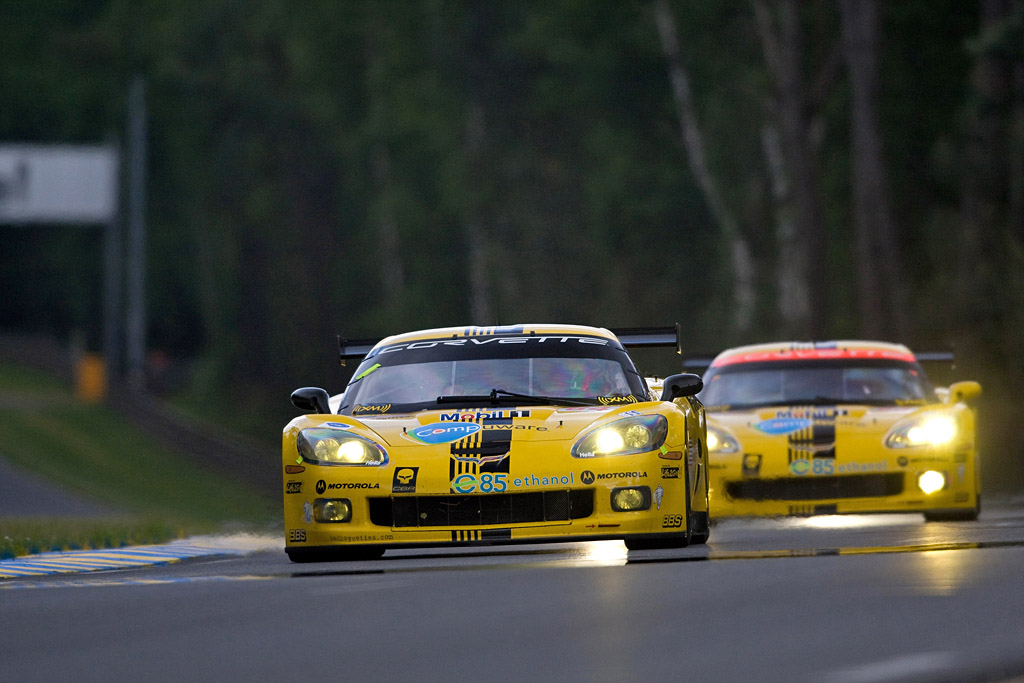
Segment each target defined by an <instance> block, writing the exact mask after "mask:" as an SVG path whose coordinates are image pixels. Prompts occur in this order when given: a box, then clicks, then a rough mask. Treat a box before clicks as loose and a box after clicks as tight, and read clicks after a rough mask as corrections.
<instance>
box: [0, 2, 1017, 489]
mask: <svg viewBox="0 0 1024 683" xmlns="http://www.w3.org/2000/svg"><path fill="white" fill-rule="evenodd" d="M140 78H141V79H144V80H143V82H144V83H145V93H146V99H145V101H146V107H147V116H148V132H149V133H148V140H147V144H148V150H147V161H148V171H147V173H148V176H147V177H148V180H147V186H146V188H147V208H146V218H147V224H148V242H147V253H148V260H147V263H148V270H147V275H146V294H147V306H146V308H147V320H148V324H147V335H146V347H147V349H148V351H149V354H150V355H149V357H150V359H151V364H150V367H149V372H148V390H149V391H150V392H154V393H159V394H160V395H161V396H164V397H166V398H168V399H169V400H173V401H176V402H178V403H179V404H181V405H185V406H191V407H192V409H193V410H195V411H197V412H202V413H204V414H206V415H208V416H210V417H216V418H218V419H224V420H227V421H228V422H229V423H230V424H232V425H234V426H236V427H239V428H243V429H245V430H247V431H249V432H252V433H254V434H257V435H259V436H260V437H261V438H265V439H267V440H268V441H272V440H274V439H276V438H277V436H278V435H279V433H280V428H281V426H282V425H283V424H284V422H285V421H286V420H287V419H289V417H290V416H292V415H293V414H294V409H293V408H291V406H290V405H289V402H288V394H289V393H290V391H291V390H292V389H294V388H296V387H299V386H304V385H320V386H324V387H325V388H327V389H328V390H329V391H331V392H332V393H334V392H337V391H340V390H341V389H342V387H343V385H344V381H345V378H346V374H345V373H346V369H345V368H340V367H339V366H338V364H337V355H336V336H337V335H339V334H341V335H343V336H346V337H349V338H358V337H379V336H383V335H386V334H391V333H395V332H401V331H407V330H411V329H417V328H421V327H432V326H441V325H466V324H474V325H488V324H495V323H502V324H510V323H516V322H569V323H580V324H593V325H600V326H605V327H613V328H614V327H626V326H638V325H667V324H672V323H675V322H676V321H679V322H681V323H682V324H683V328H684V333H685V339H686V344H687V347H688V349H689V350H691V351H693V352H709V351H717V350H720V349H722V348H725V347H728V346H732V345H737V344H741V343H753V342H761V341H772V340H778V339H799V340H809V339H829V338H858V337H866V338H878V339H885V340H891V341H899V342H903V343H906V344H908V345H910V346H911V347H912V348H914V349H917V350H939V349H953V350H954V351H955V353H956V355H957V358H958V361H957V365H956V368H955V370H952V371H950V370H949V369H948V368H940V369H938V370H937V371H936V373H935V374H936V375H937V377H936V378H937V379H940V380H942V381H949V380H950V379H977V380H979V381H981V382H982V384H983V386H984V388H985V394H984V398H983V400H982V402H981V421H982V425H983V435H982V455H983V458H984V461H985V465H984V468H983V471H984V472H985V474H984V480H985V485H986V488H989V489H993V488H994V489H1002V490H1019V489H1021V488H1024V465H1022V464H1021V461H1022V459H1024V446H1022V445H1021V441H1022V439H1021V436H1022V435H1021V429H1020V426H1019V425H1020V418H1021V410H1020V407H1019V405H1020V403H1019V401H1020V391H1019V387H1020V386H1022V385H1024V363H1022V361H1021V359H1022V358H1024V0H903V1H901V2H875V1H874V0H837V1H828V2H822V1H815V0H720V1H712V0H700V1H695V0H620V1H616V2H612V1H610V0H609V1H596V2H595V1H594V0H515V1H512V0H508V1H502V0H498V1H496V0H417V1H413V0H391V1H387V0H377V1H374V0H345V1H337V0H303V1H300V2H275V1H271V0H204V1H203V2H180V1H177V0H176V1H173V2H172V1H169V0H145V1H141V0H40V1H38V2H23V1H21V0H0V142H4V143H26V142H34V143H58V142H60V143H89V144H94V143H103V142H108V141H123V140H124V138H125V127H126V119H127V102H128V93H129V89H130V86H131V83H133V82H136V81H137V79H140ZM101 233H102V231H100V230H91V229H87V228H80V227H79V228H75V227H58V226H0V238H2V240H0V244H2V248H0V292H2V293H3V296H0V332H4V333H17V334H27V333H31V334H38V335H46V336H49V337H53V338H56V339H58V340H60V341H61V342H62V343H66V344H67V345H69V347H70V346H72V345H73V344H77V345H84V347H85V348H87V349H92V350H97V351H101V350H102V348H101V347H102V340H103V321H102V318H103V316H102V309H103V301H102V294H101V290H102V279H103V272H102V271H103V265H102V257H103V241H102V235H101ZM642 362H643V363H644V364H649V366H648V367H646V368H644V369H645V370H647V371H648V372H652V373H654V372H657V373H661V374H666V373H669V372H673V371H677V370H678V359H675V358H673V357H667V356H664V355H662V356H652V357H651V358H650V359H647V358H646V357H645V358H644V359H643V360H642ZM350 369H351V368H349V370H350ZM110 370H111V373H112V375H113V376H114V378H116V376H117V374H118V372H119V371H120V370H121V368H120V367H114V368H111V369H110ZM115 390H117V388H116V387H115Z"/></svg>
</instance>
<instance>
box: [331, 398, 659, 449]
mask: <svg viewBox="0 0 1024 683" xmlns="http://www.w3.org/2000/svg"><path fill="white" fill-rule="evenodd" d="M654 405H657V404H651V403H646V404H643V403H641V404H630V405H623V406H573V407H551V406H519V407H512V408H508V407H502V408H473V409H464V408H462V409H450V410H425V411H421V412H418V413H406V414H396V415H373V416H369V415H360V416H359V417H348V416H341V415H339V416H337V418H336V420H337V421H338V422H340V423H343V424H347V425H351V426H353V427H361V428H363V429H365V430H366V431H367V432H370V434H369V435H371V436H374V437H375V438H377V439H379V440H380V441H381V442H382V443H384V444H386V445H388V446H411V445H416V444H426V445H437V444H442V443H450V442H452V441H456V440H458V439H461V438H463V437H466V436H469V435H470V434H473V433H474V432H476V431H480V430H482V429H493V428H496V427H497V426H499V425H500V426H501V428H502V429H511V430H512V431H513V433H514V434H515V438H516V440H517V441H520V440H524V441H565V440H575V439H577V438H578V437H579V436H580V435H582V434H583V433H584V432H586V431H588V430H589V429H590V428H592V427H596V426H598V425H601V424H605V423H607V422H611V421H613V420H615V419H617V418H619V417H625V416H626V415H625V414H626V413H628V414H630V415H633V414H636V413H637V412H643V413H648V412H652V411H651V408H652V407H653V406H654ZM645 407H646V408H647V410H644V408H645Z"/></svg>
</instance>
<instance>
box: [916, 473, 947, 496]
mask: <svg viewBox="0 0 1024 683" xmlns="http://www.w3.org/2000/svg"><path fill="white" fill-rule="evenodd" d="M917 488H919V489H921V491H923V492H924V493H926V494H929V493H935V492H936V491H941V490H942V489H944V488H946V475H945V474H943V473H942V472H936V471H935V470H928V471H927V472H922V473H921V474H919V475H917Z"/></svg>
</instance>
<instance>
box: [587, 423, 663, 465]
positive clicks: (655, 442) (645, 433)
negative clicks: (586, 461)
mask: <svg viewBox="0 0 1024 683" xmlns="http://www.w3.org/2000/svg"><path fill="white" fill-rule="evenodd" d="M666 436H668V420H666V419H665V417H664V416H662V415H644V416H641V417H629V418H626V419H624V420H616V421H615V422H612V423H610V424H607V425H605V426H604V427H601V428H600V429H595V430H594V431H592V432H590V433H589V434H587V435H586V436H584V437H583V438H582V439H580V440H579V441H577V442H576V444H575V445H574V446H573V447H572V456H573V457H574V458H593V457H595V456H598V455H631V454H633V453H645V452H647V451H653V450H655V449H658V448H661V446H662V444H664V443H665V437H666Z"/></svg>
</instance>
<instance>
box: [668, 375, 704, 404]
mask: <svg viewBox="0 0 1024 683" xmlns="http://www.w3.org/2000/svg"><path fill="white" fill-rule="evenodd" d="M661 386H662V388H661V400H662V401H674V400H675V399H677V398H679V397H680V396H694V395H696V394H697V393H698V392H700V390H701V389H703V388H704V380H702V379H701V378H700V375H695V374H693V373H692V372H684V373H682V374H679V375H671V376H669V377H666V378H665V381H664V382H663V383H662V385H661Z"/></svg>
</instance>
